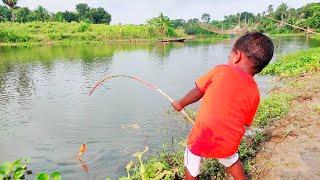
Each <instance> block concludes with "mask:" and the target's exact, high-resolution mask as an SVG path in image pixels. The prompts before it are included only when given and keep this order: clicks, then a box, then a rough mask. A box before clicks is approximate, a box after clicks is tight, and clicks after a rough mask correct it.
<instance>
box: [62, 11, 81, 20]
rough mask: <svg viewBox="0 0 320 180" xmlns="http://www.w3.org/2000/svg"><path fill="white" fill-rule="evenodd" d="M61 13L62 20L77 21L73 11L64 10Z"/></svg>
mask: <svg viewBox="0 0 320 180" xmlns="http://www.w3.org/2000/svg"><path fill="white" fill-rule="evenodd" d="M61 15H62V17H63V20H64V21H66V22H72V21H78V16H77V14H75V13H73V12H70V11H65V12H63V13H62V14H61Z"/></svg>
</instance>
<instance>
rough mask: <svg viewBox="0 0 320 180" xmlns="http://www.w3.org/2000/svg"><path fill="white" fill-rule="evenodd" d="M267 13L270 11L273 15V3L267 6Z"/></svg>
mask: <svg viewBox="0 0 320 180" xmlns="http://www.w3.org/2000/svg"><path fill="white" fill-rule="evenodd" d="M267 13H268V15H269V16H271V14H272V13H273V5H272V4H270V5H269V6H268V8H267Z"/></svg>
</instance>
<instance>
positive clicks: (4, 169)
mask: <svg viewBox="0 0 320 180" xmlns="http://www.w3.org/2000/svg"><path fill="white" fill-rule="evenodd" d="M12 169H13V163H10V162H5V163H3V164H2V165H1V167H0V173H1V174H3V175H4V176H9V175H10V173H11V171H12Z"/></svg>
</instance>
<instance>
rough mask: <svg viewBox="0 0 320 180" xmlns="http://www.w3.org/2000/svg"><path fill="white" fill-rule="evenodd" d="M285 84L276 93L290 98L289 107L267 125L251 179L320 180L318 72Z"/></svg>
mask: <svg viewBox="0 0 320 180" xmlns="http://www.w3.org/2000/svg"><path fill="white" fill-rule="evenodd" d="M287 81H288V85H287V86H286V87H284V88H278V89H276V90H275V91H276V92H285V93H288V94H291V95H293V101H292V104H291V108H290V110H289V112H288V114H287V116H286V117H284V118H282V119H280V120H278V121H276V122H274V123H273V124H272V126H270V129H269V133H270V140H269V141H267V142H265V143H264V144H263V145H262V150H261V151H260V152H259V153H258V154H257V156H256V157H255V165H254V170H253V172H254V173H253V174H252V178H253V179H320V72H316V73H314V74H312V75H306V76H304V77H299V78H293V79H289V80H287Z"/></svg>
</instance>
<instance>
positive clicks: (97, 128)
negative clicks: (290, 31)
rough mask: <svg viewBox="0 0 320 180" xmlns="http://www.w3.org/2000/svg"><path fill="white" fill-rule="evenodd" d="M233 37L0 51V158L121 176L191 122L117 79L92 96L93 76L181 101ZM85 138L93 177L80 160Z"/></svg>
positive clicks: (78, 175)
mask: <svg viewBox="0 0 320 180" xmlns="http://www.w3.org/2000/svg"><path fill="white" fill-rule="evenodd" d="M232 42H233V40H223V41H220V42H216V43H205V44H204V43H184V44H183V43H178V44H159V43H153V44H113V45H81V46H73V47H68V46H46V47H33V48H0V142H1V144H0V162H3V161H7V160H10V161H12V160H14V159H17V158H19V157H31V158H32V163H31V164H30V167H31V169H32V170H33V171H34V172H35V173H38V172H40V171H45V172H51V171H54V170H58V171H60V172H61V173H62V175H63V177H64V178H67V179H104V178H105V177H107V176H109V177H111V178H116V177H119V176H120V175H123V173H124V168H125V165H126V163H127V162H129V161H130V160H132V159H133V157H132V154H133V153H134V152H136V151H139V150H142V149H144V147H145V146H149V149H150V150H151V151H153V152H156V151H159V150H161V149H163V146H164V145H165V144H172V140H173V144H176V143H177V142H178V141H179V139H181V138H185V137H186V135H187V133H188V131H189V129H190V125H189V124H188V122H187V121H186V120H184V119H183V117H182V116H181V115H180V114H177V113H175V112H172V108H171V106H170V104H169V102H168V101H167V100H166V99H165V98H163V97H162V96H160V95H159V94H158V93H157V92H155V91H153V90H150V89H148V88H146V87H144V86H143V85H141V84H139V83H137V82H135V81H132V80H129V79H115V80H111V81H109V82H107V83H105V84H104V86H102V87H100V88H99V89H98V90H97V91H96V92H95V94H93V95H92V96H88V93H89V91H90V89H91V87H92V86H93V85H94V84H95V82H96V81H98V80H99V79H101V78H102V77H103V76H105V75H110V74H128V75H135V76H138V77H141V78H142V79H145V80H147V81H150V82H153V83H155V84H157V85H158V86H159V87H161V88H162V89H164V90H165V91H166V92H167V93H168V94H170V95H171V96H173V97H175V98H177V97H181V96H182V95H183V94H184V93H185V92H186V91H187V90H189V89H190V88H192V87H194V81H195V79H196V78H197V77H199V76H200V75H202V74H203V73H205V72H207V71H208V70H209V69H210V68H212V67H213V66H215V65H217V64H221V63H224V62H225V61H226V59H227V56H228V53H229V51H230V48H231V46H232ZM274 43H275V46H276V56H278V55H279V54H285V53H288V52H292V51H296V50H300V49H307V48H308V47H311V46H317V45H319V43H318V42H313V41H311V40H310V39H308V38H306V37H304V36H301V37H285V38H275V39H274ZM256 80H257V81H258V84H259V87H260V90H261V93H262V94H265V92H266V90H268V89H270V87H272V83H271V81H270V78H269V77H263V76H257V77H256ZM195 106H197V105H195ZM83 142H86V143H87V145H88V152H87V154H86V156H85V161H86V163H87V165H88V166H89V172H88V173H86V172H84V171H83V170H82V168H81V164H80V163H79V161H78V160H77V159H76V155H77V153H78V149H79V147H80V145H81V144H82V143H83Z"/></svg>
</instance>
